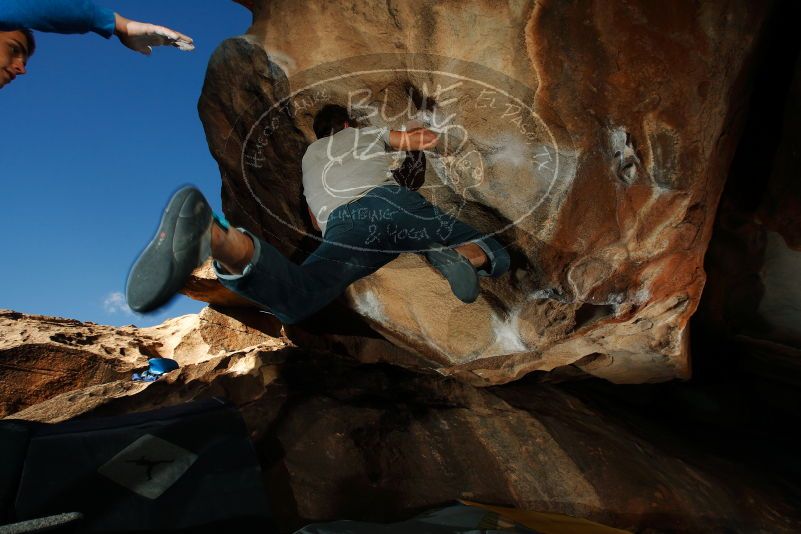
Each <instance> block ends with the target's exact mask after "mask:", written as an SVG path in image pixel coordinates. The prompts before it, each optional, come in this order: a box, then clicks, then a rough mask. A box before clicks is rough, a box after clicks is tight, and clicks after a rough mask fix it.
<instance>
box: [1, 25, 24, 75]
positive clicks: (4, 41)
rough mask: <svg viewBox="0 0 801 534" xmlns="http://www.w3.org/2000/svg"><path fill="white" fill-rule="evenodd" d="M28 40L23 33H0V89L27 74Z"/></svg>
mask: <svg viewBox="0 0 801 534" xmlns="http://www.w3.org/2000/svg"><path fill="white" fill-rule="evenodd" d="M27 63H28V39H27V38H26V37H25V34H24V33H22V32H21V31H17V30H15V31H11V32H0V89H2V88H3V87H5V86H6V85H7V84H9V83H11V82H12V81H14V79H15V78H16V77H17V76H19V75H21V74H25V72H27V71H26V70H25V65H26V64H27Z"/></svg>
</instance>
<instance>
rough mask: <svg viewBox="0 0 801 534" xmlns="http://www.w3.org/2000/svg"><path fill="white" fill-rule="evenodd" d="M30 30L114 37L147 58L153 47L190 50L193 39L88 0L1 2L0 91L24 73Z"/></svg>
mask: <svg viewBox="0 0 801 534" xmlns="http://www.w3.org/2000/svg"><path fill="white" fill-rule="evenodd" d="M31 30H38V31H42V32H52V33H87V32H90V31H91V32H94V33H97V34H99V35H102V36H103V37H105V38H107V39H108V38H110V37H111V36H112V35H116V36H117V37H118V38H119V40H120V42H121V43H122V44H123V45H125V46H126V47H128V48H130V49H131V50H134V51H136V52H140V53H142V54H145V55H150V52H151V50H152V47H154V46H160V45H170V46H175V47H177V48H180V49H181V50H192V49H193V48H194V45H193V44H192V39H191V38H189V37H187V36H186V35H183V34H181V33H178V32H176V31H173V30H171V29H169V28H165V27H163V26H156V25H154V24H147V23H143V22H136V21H134V20H129V19H127V18H125V17H123V16H122V15H120V14H118V13H115V12H113V11H112V10H110V9H106V8H103V7H99V6H97V5H95V4H94V3H92V2H91V1H89V0H36V1H31V0H3V1H2V2H0V88H2V87H4V86H5V85H7V84H9V83H10V82H12V81H14V79H15V78H16V77H17V76H20V75H22V74H25V73H26V72H27V70H26V66H27V63H28V58H29V57H31V56H32V55H33V52H34V50H35V48H36V41H35V40H34V37H33V32H31Z"/></svg>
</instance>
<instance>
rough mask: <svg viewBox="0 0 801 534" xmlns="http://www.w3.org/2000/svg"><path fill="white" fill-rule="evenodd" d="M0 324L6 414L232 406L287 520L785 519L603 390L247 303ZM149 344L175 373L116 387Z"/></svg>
mask: <svg viewBox="0 0 801 534" xmlns="http://www.w3.org/2000/svg"><path fill="white" fill-rule="evenodd" d="M227 312H228V313H231V312H230V310H228V311H227ZM254 325H259V326H260V328H261V329H263V330H266V331H269V330H270V328H273V330H272V333H273V335H268V334H265V333H263V332H262V331H260V330H256V329H254V328H253V326H254ZM276 326H279V328H278V329H276V328H275V327H276ZM0 331H2V332H3V336H2V338H0V384H2V385H3V388H4V390H3V397H2V398H3V399H4V403H3V412H2V415H4V416H5V417H8V418H18V419H27V420H35V421H43V422H58V421H63V420H66V419H70V418H75V417H92V416H97V415H112V414H119V413H127V412H134V411H142V410H148V409H152V408H157V407H161V406H167V405H173V404H177V403H181V402H186V401H190V400H192V399H199V398H204V397H209V396H217V397H224V398H227V399H229V400H230V401H232V402H234V403H235V404H236V405H238V406H239V408H240V410H241V413H242V415H243V416H244V418H245V421H246V423H247V425H248V428H249V430H250V432H251V437H252V439H253V442H254V444H255V446H256V448H257V451H258V454H259V457H260V460H261V463H262V468H263V471H264V482H265V486H266V488H267V489H268V492H269V493H270V496H271V500H272V501H273V503H274V510H275V511H276V512H275V513H276V514H277V516H278V520H279V523H280V524H281V526H282V528H283V529H284V530H286V531H290V530H291V529H293V528H296V527H298V526H300V525H302V524H305V523H307V522H310V521H320V520H329V519H338V518H351V519H364V520H374V521H390V520H397V519H402V518H407V517H409V516H411V515H413V514H414V513H417V512H419V511H421V510H425V509H428V508H432V507H435V506H437V505H440V504H444V503H447V502H450V501H453V500H455V499H458V498H465V499H470V500H475V501H480V502H487V503H495V504H505V505H510V506H515V507H520V508H526V509H531V510H540V511H555V512H561V513H567V514H571V515H574V516H580V517H586V518H589V519H593V520H596V521H599V522H603V523H606V524H609V525H612V526H616V527H620V528H625V529H631V530H634V531H642V532H648V531H653V532H656V531H658V532H665V531H676V532H692V531H695V532H697V531H709V530H717V531H720V530H726V529H731V530H733V531H739V532H754V531H770V532H792V531H797V529H798V528H799V526H801V523H799V522H798V517H797V515H796V512H797V509H794V507H793V506H792V502H793V500H792V499H793V495H794V494H792V493H788V491H789V490H788V487H789V486H786V485H784V484H783V482H782V481H781V479H778V478H774V477H772V476H770V475H769V473H767V472H765V473H760V472H759V471H758V470H755V469H754V468H753V466H752V465H748V464H747V463H746V464H744V463H740V462H739V461H738V460H737V458H732V457H731V455H729V458H726V455H725V454H724V455H722V456H721V455H719V454H713V453H714V452H715V451H710V450H709V448H707V447H705V446H702V445H699V444H697V443H696V444H694V443H693V440H692V438H693V436H692V432H687V431H686V429H685V430H682V429H675V428H673V429H671V428H670V427H669V426H667V425H664V424H660V423H655V422H654V421H653V420H650V421H649V418H648V417H643V416H642V415H643V414H638V413H637V412H636V410H632V409H630V408H629V409H626V408H622V409H621V408H619V407H618V408H616V409H614V410H609V409H606V410H605V409H604V408H605V407H604V406H603V404H602V403H600V402H599V400H598V399H599V398H605V399H606V400H607V401H609V399H613V398H614V396H611V397H610V395H608V394H602V395H601V396H600V397H599V395H598V394H597V391H599V390H597V387H596V391H595V392H593V388H592V387H590V388H579V389H578V390H576V388H577V387H578V384H580V383H572V384H573V385H571V386H569V387H564V385H563V384H554V383H549V382H553V381H555V380H556V379H557V376H558V375H554V374H552V375H548V376H549V378H548V380H547V381H542V380H541V379H539V378H538V377H536V376H532V377H530V378H529V379H526V380H524V381H520V382H517V383H515V384H510V385H506V386H497V387H493V388H476V387H473V386H471V385H468V384H464V383H462V382H459V381H456V380H454V379H452V378H447V377H442V376H440V375H438V374H436V373H420V372H410V371H406V370H403V369H400V368H397V367H393V366H388V365H386V364H372V365H369V364H363V363H360V362H358V361H356V360H354V359H353V358H350V357H347V356H343V355H341V354H337V353H335V352H331V351H327V350H318V349H314V348H308V347H302V346H298V345H296V344H295V343H293V342H292V341H290V340H289V339H288V338H286V337H284V336H283V335H282V333H281V330H280V325H276V324H275V323H272V322H270V321H265V319H264V318H263V317H260V316H259V315H258V314H252V313H248V312H242V311H240V312H237V317H232V316H231V315H227V314H225V313H221V312H219V311H216V310H213V309H210V308H207V309H206V310H204V311H203V312H202V313H201V314H199V315H196V316H195V315H189V316H184V317H180V318H177V319H173V320H170V321H167V322H166V323H164V324H162V325H160V326H157V327H152V328H143V329H139V328H136V327H134V326H127V327H122V328H114V327H108V326H101V325H96V324H91V323H86V324H84V323H80V322H78V321H73V320H68V319H58V318H52V317H43V316H26V315H23V314H19V313H15V312H11V311H3V312H1V313H0ZM152 356H163V357H172V358H175V359H176V360H177V361H179V362H180V364H181V368H180V369H179V370H177V371H174V372H172V373H170V374H168V375H167V376H166V377H164V378H162V379H160V380H158V381H157V382H153V383H149V384H145V383H134V382H132V381H131V379H130V374H131V372H133V371H135V370H140V369H142V368H144V367H145V366H146V361H147V358H149V357H152ZM55 369H59V370H63V371H58V372H56V371H54V370H55ZM572 373H573V375H572V378H573V379H575V378H576V376H578V375H577V374H580V373H581V372H580V371H579V370H578V369H573V371H572ZM570 374H571V372H568V371H567V370H564V371H563V375H564V376H567V375H570ZM589 382H594V381H593V380H590V381H589ZM674 409H677V410H679V411H681V410H683V409H684V408H682V407H681V405H674ZM691 423H692V422H691V421H689V420H688V421H687V424H688V425H690V424H691Z"/></svg>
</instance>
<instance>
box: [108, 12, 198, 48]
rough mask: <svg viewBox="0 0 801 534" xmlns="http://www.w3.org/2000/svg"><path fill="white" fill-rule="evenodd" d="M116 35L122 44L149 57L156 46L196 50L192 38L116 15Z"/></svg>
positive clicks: (162, 27)
mask: <svg viewBox="0 0 801 534" xmlns="http://www.w3.org/2000/svg"><path fill="white" fill-rule="evenodd" d="M114 17H115V29H114V33H115V34H116V35H117V37H119V39H120V42H121V43H122V44H123V45H125V46H127V47H128V48H130V49H131V50H134V51H136V52H139V53H141V54H144V55H146V56H149V55H150V53H151V52H152V50H153V47H154V46H174V47H176V48H178V49H180V50H194V48H195V45H194V43H193V42H192V38H191V37H188V36H186V35H184V34H182V33H178V32H176V31H174V30H171V29H169V28H165V27H164V26H156V25H155V24H148V23H146V22H136V21H135V20H129V19H126V18H125V17H123V16H122V15H119V14H115V15H114Z"/></svg>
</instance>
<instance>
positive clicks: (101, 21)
mask: <svg viewBox="0 0 801 534" xmlns="http://www.w3.org/2000/svg"><path fill="white" fill-rule="evenodd" d="M21 28H29V29H32V30H38V31H42V32H50V33H86V32H95V33H97V34H99V35H102V36H103V37H106V38H108V37H111V36H112V35H113V34H114V12H113V11H112V10H110V9H107V8H105V7H100V6H97V5H95V4H94V3H92V2H90V1H89V0H0V31H10V30H18V29H21Z"/></svg>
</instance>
